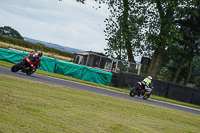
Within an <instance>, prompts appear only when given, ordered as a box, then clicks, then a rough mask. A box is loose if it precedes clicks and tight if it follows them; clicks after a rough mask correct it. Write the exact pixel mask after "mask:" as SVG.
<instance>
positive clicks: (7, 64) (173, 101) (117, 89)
mask: <svg viewBox="0 0 200 133" xmlns="http://www.w3.org/2000/svg"><path fill="white" fill-rule="evenodd" d="M12 65H13V64H12V63H8V62H4V61H0V66H1V67H7V68H11V66H12ZM36 74H41V75H45V76H51V77H56V78H60V79H65V80H70V81H74V82H79V83H83V84H88V85H93V86H98V87H102V88H105V89H111V90H115V91H120V92H124V93H127V94H128V93H129V91H130V90H129V88H125V89H121V88H116V87H111V86H105V85H100V84H96V83H93V82H88V81H84V80H80V79H76V78H72V77H68V76H65V75H61V74H56V73H50V72H46V71H41V70H37V71H36ZM150 98H151V99H155V100H159V101H164V102H170V103H174V104H179V105H184V106H187V107H192V108H197V109H200V106H198V105H193V104H189V103H184V102H180V101H176V100H172V99H167V98H164V97H160V96H156V95H151V97H150Z"/></svg>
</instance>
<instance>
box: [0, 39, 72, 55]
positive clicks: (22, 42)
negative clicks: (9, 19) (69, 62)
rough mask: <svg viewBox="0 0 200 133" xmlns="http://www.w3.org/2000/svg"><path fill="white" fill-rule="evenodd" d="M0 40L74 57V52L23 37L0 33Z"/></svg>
mask: <svg viewBox="0 0 200 133" xmlns="http://www.w3.org/2000/svg"><path fill="white" fill-rule="evenodd" d="M0 41H2V42H5V43H9V44H13V45H17V46H21V47H26V48H30V49H34V50H35V51H42V52H49V53H52V54H53V53H55V54H57V55H61V56H65V57H71V58H74V54H73V53H69V52H66V51H61V50H58V49H55V48H51V47H47V46H45V45H44V44H41V43H31V42H27V41H24V40H23V39H17V38H13V37H10V36H6V35H0Z"/></svg>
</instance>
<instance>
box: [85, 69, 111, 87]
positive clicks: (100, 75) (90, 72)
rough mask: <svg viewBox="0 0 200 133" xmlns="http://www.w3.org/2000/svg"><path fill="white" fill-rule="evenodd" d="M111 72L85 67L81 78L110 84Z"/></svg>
mask: <svg viewBox="0 0 200 133" xmlns="http://www.w3.org/2000/svg"><path fill="white" fill-rule="evenodd" d="M111 78H112V73H110V72H105V71H101V70H97V69H94V68H90V67H86V69H85V70H84V73H83V77H82V80H86V81H91V82H94V83H98V84H103V85H110V81H111Z"/></svg>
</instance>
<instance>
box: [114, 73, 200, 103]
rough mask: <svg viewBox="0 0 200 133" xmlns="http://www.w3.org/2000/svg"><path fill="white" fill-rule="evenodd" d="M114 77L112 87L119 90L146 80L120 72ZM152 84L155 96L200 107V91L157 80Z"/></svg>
mask: <svg viewBox="0 0 200 133" xmlns="http://www.w3.org/2000/svg"><path fill="white" fill-rule="evenodd" d="M113 75H114V76H113V78H112V80H111V86H115V87H118V88H124V87H128V86H131V87H135V86H136V85H137V84H136V83H137V81H142V80H143V79H144V78H145V77H143V76H139V75H136V74H131V73H126V72H119V73H115V74H113ZM152 83H153V87H154V89H153V94H155V95H158V96H162V97H166V98H170V99H174V100H178V101H182V102H187V103H192V104H196V105H200V89H196V88H192V87H187V86H184V85H180V84H174V83H171V82H167V81H162V80H156V79H153V80H152Z"/></svg>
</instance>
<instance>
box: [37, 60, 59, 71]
mask: <svg viewBox="0 0 200 133" xmlns="http://www.w3.org/2000/svg"><path fill="white" fill-rule="evenodd" d="M41 59H42V60H41V61H40V67H39V69H40V70H44V71H47V72H52V73H54V72H55V66H56V63H57V60H56V59H53V58H47V57H41Z"/></svg>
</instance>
